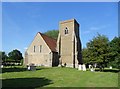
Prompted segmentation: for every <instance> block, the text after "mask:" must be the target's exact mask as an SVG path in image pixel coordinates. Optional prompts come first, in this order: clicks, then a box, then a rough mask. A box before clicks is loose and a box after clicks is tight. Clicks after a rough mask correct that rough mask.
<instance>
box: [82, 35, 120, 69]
mask: <svg viewBox="0 0 120 89" xmlns="http://www.w3.org/2000/svg"><path fill="white" fill-rule="evenodd" d="M82 54H83V60H84V63H85V64H94V63H97V64H99V65H103V66H108V67H109V66H112V67H114V68H120V38H118V37H115V38H114V39H113V40H112V41H109V40H108V38H107V37H106V36H104V35H100V34H98V35H97V36H96V37H94V38H93V39H92V40H90V41H89V42H88V43H87V48H84V49H83V50H82Z"/></svg>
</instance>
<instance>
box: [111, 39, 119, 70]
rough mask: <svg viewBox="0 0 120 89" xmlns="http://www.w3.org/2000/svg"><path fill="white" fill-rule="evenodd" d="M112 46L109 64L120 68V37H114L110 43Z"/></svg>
mask: <svg viewBox="0 0 120 89" xmlns="http://www.w3.org/2000/svg"><path fill="white" fill-rule="evenodd" d="M109 46H110V54H109V57H110V61H109V65H111V66H113V67H115V68H120V37H114V38H113V40H111V42H110V43H109Z"/></svg>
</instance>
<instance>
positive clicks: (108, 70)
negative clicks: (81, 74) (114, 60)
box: [95, 69, 119, 73]
mask: <svg viewBox="0 0 120 89" xmlns="http://www.w3.org/2000/svg"><path fill="white" fill-rule="evenodd" d="M95 71H100V70H99V69H95ZM101 72H113V73H118V72H119V70H118V69H104V70H103V71H101Z"/></svg>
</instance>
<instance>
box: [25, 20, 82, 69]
mask: <svg viewBox="0 0 120 89" xmlns="http://www.w3.org/2000/svg"><path fill="white" fill-rule="evenodd" d="M79 27H80V25H79V23H78V22H77V21H76V20H75V19H70V20H65V21H60V22H59V34H58V38H57V40H56V39H53V38H51V37H49V36H47V35H45V34H43V33H40V32H38V33H37V34H36V36H35V38H34V40H33V41H32V43H31V44H30V46H29V47H28V49H27V50H26V52H25V59H24V64H25V65H30V64H34V65H35V66H48V67H53V66H66V67H72V68H77V67H78V65H79V64H82V54H81V40H80V37H79Z"/></svg>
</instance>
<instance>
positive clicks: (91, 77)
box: [0, 67, 118, 88]
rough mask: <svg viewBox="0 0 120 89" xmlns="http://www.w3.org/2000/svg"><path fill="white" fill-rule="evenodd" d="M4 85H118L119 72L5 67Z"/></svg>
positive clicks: (3, 73)
mask: <svg viewBox="0 0 120 89" xmlns="http://www.w3.org/2000/svg"><path fill="white" fill-rule="evenodd" d="M1 75H2V83H3V87H33V88H39V87H118V73H116V72H108V71H107V72H90V71H84V72H83V71H79V70H77V69H74V68H60V67H52V68H43V67H42V68H41V67H38V68H37V70H36V71H27V70H26V68H22V67H21V68H20V67H16V68H3V71H2V74H0V76H1Z"/></svg>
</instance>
